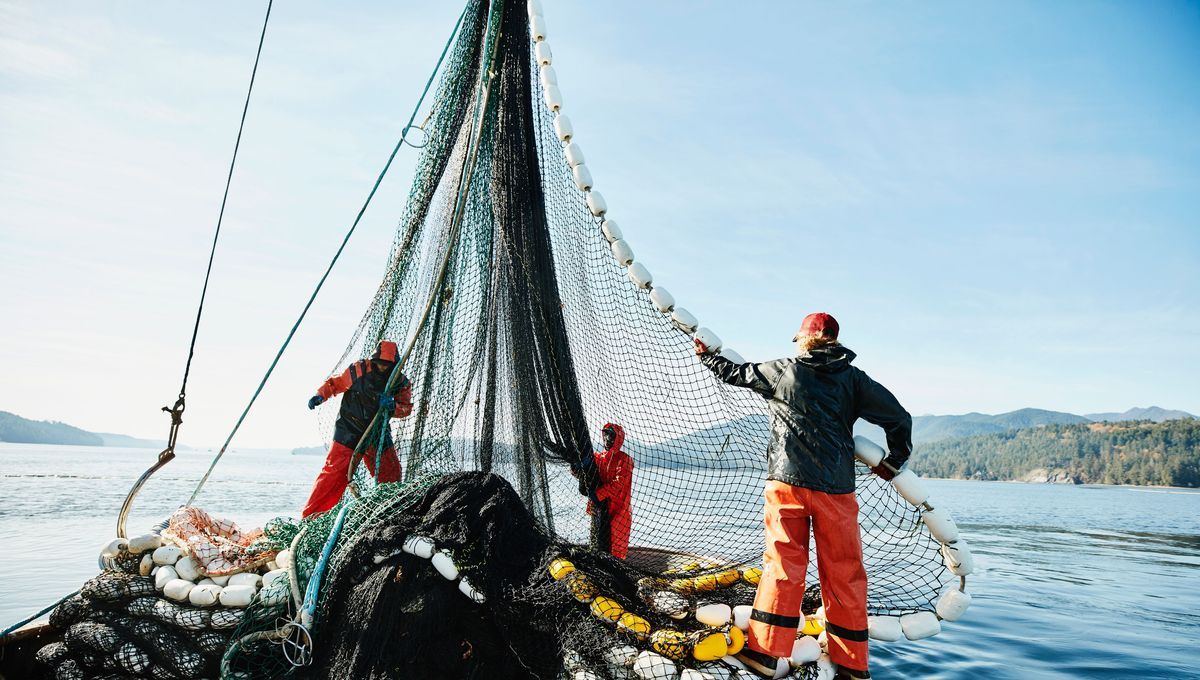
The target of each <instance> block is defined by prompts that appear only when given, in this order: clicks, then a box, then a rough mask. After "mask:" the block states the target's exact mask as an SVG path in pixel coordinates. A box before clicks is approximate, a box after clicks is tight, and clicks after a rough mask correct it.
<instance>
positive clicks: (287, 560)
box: [275, 549, 292, 570]
mask: <svg viewBox="0 0 1200 680" xmlns="http://www.w3.org/2000/svg"><path fill="white" fill-rule="evenodd" d="M275 564H278V565H279V568H280V569H288V570H290V569H291V568H292V551H291V550H286V549H285V550H280V551H279V552H278V553H276V555H275Z"/></svg>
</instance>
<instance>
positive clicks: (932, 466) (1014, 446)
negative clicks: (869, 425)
mask: <svg viewBox="0 0 1200 680" xmlns="http://www.w3.org/2000/svg"><path fill="white" fill-rule="evenodd" d="M910 465H911V467H912V469H913V471H915V472H917V473H919V474H921V475H924V476H928V477H942V478H949V479H982V480H998V481H1058V482H1067V483H1076V484H1133V485H1139V486H1145V485H1156V486H1182V487H1192V488H1195V487H1200V420H1195V419H1185V420H1170V421H1166V422H1162V423H1153V422H1150V421H1129V422H1119V423H1080V424H1070V425H1044V426H1041V427H1033V428H1027V429H1021V430H1012V431H1009V432H999V433H993V434H984V435H976V436H972V437H963V438H960V439H949V440H943V441H938V442H932V443H928V444H924V445H922V446H919V447H918V448H917V450H916V451H915V452H914V454H913V457H912V460H911V463H910ZM1043 477H1044V478H1045V479H1043Z"/></svg>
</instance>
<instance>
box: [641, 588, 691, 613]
mask: <svg viewBox="0 0 1200 680" xmlns="http://www.w3.org/2000/svg"><path fill="white" fill-rule="evenodd" d="M650 608H651V609H653V610H654V611H656V612H659V613H660V614H666V615H667V616H669V617H671V618H673V619H683V618H686V617H687V615H688V601H687V598H685V597H684V596H682V595H680V594H679V593H673V592H671V591H669V590H660V591H658V592H656V593H654V595H652V596H651V597H650Z"/></svg>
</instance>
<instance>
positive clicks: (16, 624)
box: [0, 590, 79, 638]
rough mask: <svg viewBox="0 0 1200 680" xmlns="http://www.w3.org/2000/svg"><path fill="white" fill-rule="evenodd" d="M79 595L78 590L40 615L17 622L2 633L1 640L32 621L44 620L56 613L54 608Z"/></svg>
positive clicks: (0, 634) (39, 613)
mask: <svg viewBox="0 0 1200 680" xmlns="http://www.w3.org/2000/svg"><path fill="white" fill-rule="evenodd" d="M78 594H79V591H78V590H76V591H75V592H73V593H71V594H70V595H67V596H65V597H63V598H62V599H60V600H59V601H58V602H55V603H54V604H52V605H50V606H49V607H46V608H45V609H43V610H42V611H40V612H38V613H36V614H34V615H33V616H31V617H29V618H27V619H23V620H21V621H18V622H16V623H14V624H13V625H11V626H9V627H8V628H5V629H4V632H3V633H0V638H4V637H8V634H9V633H11V632H13V631H14V630H16V629H18V628H20V627H21V626H24V625H25V624H27V623H29V622H30V621H36V620H38V619H40V618H42V617H43V616H45V615H46V614H49V613H50V612H52V611H54V608H55V607H57V606H58V605H60V604H62V603H63V602H66V601H67V600H69V599H71V598H72V597H75V596H76V595H78Z"/></svg>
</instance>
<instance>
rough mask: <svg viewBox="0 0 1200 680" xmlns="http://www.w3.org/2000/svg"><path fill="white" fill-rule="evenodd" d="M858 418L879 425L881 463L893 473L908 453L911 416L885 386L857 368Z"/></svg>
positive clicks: (910, 444)
mask: <svg viewBox="0 0 1200 680" xmlns="http://www.w3.org/2000/svg"><path fill="white" fill-rule="evenodd" d="M857 391H858V417H859V418H862V419H863V420H865V421H867V422H868V423H874V424H875V425H878V426H880V427H882V428H883V432H884V434H886V435H887V444H888V456H887V458H884V459H883V463H882V465H884V466H886V467H890V468H891V472H893V473H895V472H896V471H899V470H900V468H901V467H902V466H903V465H904V464H905V463H906V462H907V461H908V457H909V456H910V455H911V454H912V416H910V415H909V414H908V411H905V410H904V407H903V406H901V405H900V401H899V400H897V399H896V397H895V395H893V394H892V393H891V392H890V391H888V389H887V388H886V387H884V386H883V385H880V384H879V383H877V382H875V381H874V380H872V379H871V378H870V376H868V375H867V374H866V373H863V372H862V371H858V384H857Z"/></svg>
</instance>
